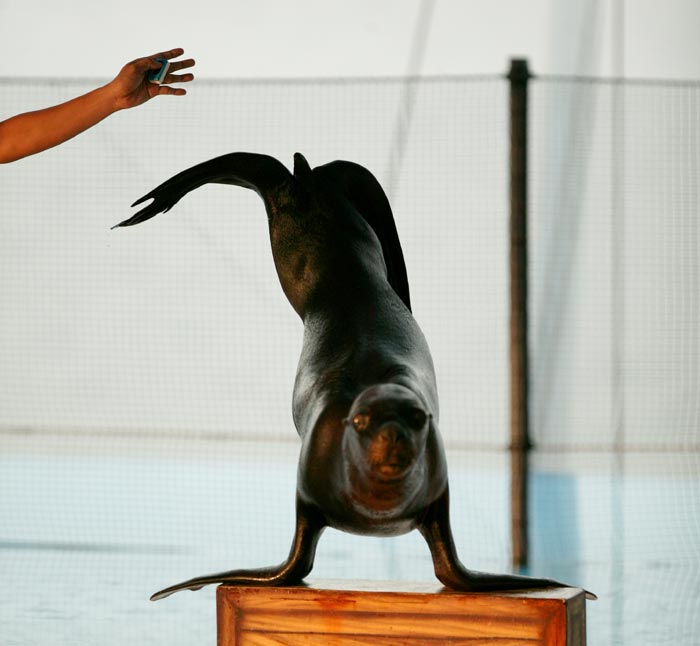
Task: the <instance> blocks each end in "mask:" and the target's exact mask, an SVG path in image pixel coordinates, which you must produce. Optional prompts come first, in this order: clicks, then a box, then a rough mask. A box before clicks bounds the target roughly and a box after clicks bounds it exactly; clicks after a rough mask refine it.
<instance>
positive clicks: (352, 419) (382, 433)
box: [346, 384, 430, 479]
mask: <svg viewBox="0 0 700 646" xmlns="http://www.w3.org/2000/svg"><path fill="white" fill-rule="evenodd" d="M429 419H430V416H429V415H428V413H427V412H426V411H425V409H424V407H423V404H422V402H421V401H420V400H419V399H418V397H417V396H416V395H415V394H414V393H413V392H411V391H410V390H409V389H407V388H405V387H404V386H400V385H398V384H379V385H376V386H372V387H370V388H368V389H366V390H364V391H363V392H362V393H360V395H358V397H357V398H356V399H355V401H354V402H353V405H352V406H351V408H350V415H349V416H348V418H347V419H346V429H347V431H346V432H347V433H348V434H349V436H350V437H348V441H349V442H350V443H351V444H352V445H353V446H354V451H353V453H354V454H355V456H356V466H360V467H361V469H362V470H366V471H369V472H371V473H373V474H374V475H375V476H376V477H378V478H379V479H395V478H400V477H402V476H404V475H406V474H407V473H408V472H409V471H410V469H411V467H412V466H413V465H414V464H415V462H416V460H417V459H418V457H419V456H420V454H421V453H422V451H423V449H424V447H425V440H426V437H427V430H428V422H429ZM358 462H359V463H361V464H358Z"/></svg>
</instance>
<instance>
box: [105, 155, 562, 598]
mask: <svg viewBox="0 0 700 646" xmlns="http://www.w3.org/2000/svg"><path fill="white" fill-rule="evenodd" d="M208 182H215V183H223V184H233V185H236V186H243V187H245V188H249V189H252V190H254V191H256V192H257V193H258V194H259V195H260V196H261V197H262V199H263V201H264V203H265V207H266V211H267V216H268V225H269V232H270V241H271V245H272V254H273V259H274V263H275V267H276V270H277V274H278V277H279V280H280V283H281V286H282V289H283V291H284V293H285V295H286V296H287V299H288V300H289V302H290V303H291V305H292V307H293V308H294V310H295V311H296V312H297V314H298V315H299V316H300V317H301V319H302V321H303V324H304V338H303V347H302V351H301V357H300V359H299V364H298V368H297V373H296V379H295V383H294V390H293V406H292V408H293V417H294V423H295V426H296V429H297V431H298V433H299V436H300V438H301V442H302V446H301V453H300V458H299V469H298V478H297V495H296V529H295V534H294V539H293V543H292V547H291V550H290V553H289V556H288V558H287V560H285V561H284V562H283V563H281V564H280V565H277V566H274V567H267V568H260V569H245V570H232V571H230V572H222V573H220V574H212V575H208V576H201V577H196V578H194V579H190V580H188V581H185V582H183V583H179V584H177V585H174V586H171V587H169V588H166V589H164V590H162V591H160V592H157V593H156V594H154V595H153V596H152V597H151V599H152V600H156V599H161V598H163V597H166V596H168V595H170V594H172V593H173V592H176V591H178V590H182V589H187V588H189V589H191V590H196V589H199V588H201V587H202V586H204V585H207V584H212V583H228V584H245V585H261V586H263V585H264V586H276V585H289V584H296V583H299V582H301V581H302V579H303V578H304V577H305V576H306V575H307V574H308V573H309V572H310V571H311V568H312V566H313V562H314V554H315V550H316V545H317V543H318V539H319V537H320V535H321V533H322V532H323V530H324V528H325V527H335V528H337V529H340V530H344V531H347V532H353V533H357V534H366V535H374V536H396V535H400V534H404V533H406V532H409V531H411V530H413V529H418V530H419V531H420V532H421V534H422V535H423V536H424V537H425V540H426V542H427V544H428V546H429V548H430V552H431V555H432V558H433V563H434V568H435V574H436V576H437V578H438V579H439V580H440V581H441V582H442V583H443V584H444V585H445V586H447V587H450V588H455V589H460V590H467V591H487V590H516V589H526V588H543V587H550V586H562V585H564V584H561V583H558V582H556V581H552V580H549V579H536V578H529V577H523V576H514V575H505V574H488V573H482V572H475V571H472V570H468V569H467V568H466V567H464V565H462V563H461V562H460V560H459V558H458V557H457V552H456V550H455V545H454V541H453V539H452V532H451V527H450V520H449V493H448V478H447V463H446V460H445V452H444V449H443V444H442V440H441V437H440V433H439V431H438V414H439V411H438V394H437V387H436V381H435V372H434V368H433V362H432V358H431V355H430V351H429V349H428V344H427V342H426V340H425V337H424V336H423V333H422V331H421V329H420V327H419V326H418V324H417V323H416V320H415V319H414V317H413V315H412V313H411V303H410V295H409V287H408V279H407V276H406V267H405V264H404V258H403V253H402V250H401V244H400V242H399V237H398V233H397V231H396V225H395V223H394V218H393V215H392V212H391V208H390V206H389V202H388V200H387V198H386V195H385V194H384V191H383V190H382V188H381V186H380V185H379V183H378V182H377V180H376V179H375V178H374V176H373V175H372V174H371V173H370V172H369V171H368V170H367V169H366V168H363V167H362V166H359V165H358V164H354V163H351V162H347V161H334V162H331V163H329V164H325V165H323V166H319V167H317V168H314V169H313V170H312V169H311V168H310V167H309V165H308V163H307V161H306V160H305V159H304V157H303V156H302V155H301V154H299V153H297V154H296V155H295V156H294V173H293V174H290V173H289V171H288V170H287V169H286V168H285V167H284V166H283V165H282V164H281V163H280V162H279V161H277V160H276V159H274V158H272V157H269V156H266V155H259V154H252V153H231V154H228V155H223V156H221V157H218V158H216V159H212V160H210V161H207V162H204V163H202V164H199V165H197V166H194V167H193V168H190V169H189V170H185V171H183V172H181V173H179V174H178V175H175V176H174V177H173V178H171V179H169V180H168V181H166V182H164V183H163V184H161V185H160V186H158V187H157V188H155V189H154V190H152V191H151V192H150V193H148V194H147V195H145V196H144V197H142V198H141V199H139V200H138V201H136V202H135V203H134V204H133V205H132V206H136V205H138V204H141V203H143V202H145V201H147V200H149V199H152V200H153V201H152V202H151V203H150V204H149V205H148V206H146V207H145V208H143V209H142V210H141V211H139V212H138V213H136V214H135V215H134V216H133V217H131V218H129V219H127V220H125V221H124V222H121V223H120V224H119V225H116V226H130V225H134V224H138V223H140V222H143V221H144V220H147V219H149V218H151V217H153V216H154V215H156V214H158V213H161V212H166V211H168V210H170V209H171V208H172V207H173V206H174V205H175V204H176V203H177V202H178V201H179V200H180V199H181V198H182V197H183V196H184V195H185V194H186V193H188V192H189V191H191V190H193V189H196V188H197V187H199V186H202V185H203V184H205V183H208Z"/></svg>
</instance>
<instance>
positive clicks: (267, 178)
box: [112, 153, 292, 229]
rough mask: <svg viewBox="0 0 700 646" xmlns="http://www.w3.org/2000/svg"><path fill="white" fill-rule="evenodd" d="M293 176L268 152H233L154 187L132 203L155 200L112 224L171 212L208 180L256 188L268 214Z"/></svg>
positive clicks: (131, 221) (141, 219) (127, 222)
mask: <svg viewBox="0 0 700 646" xmlns="http://www.w3.org/2000/svg"><path fill="white" fill-rule="evenodd" d="M291 179H292V175H291V173H290V172H289V171H288V170H287V169H286V168H285V167H284V165H283V164H281V163H280V162H279V161H277V160H276V159H275V158H274V157H270V156H268V155H259V154H256V153H230V154H228V155H222V156H221V157H216V158H214V159H210V160H209V161H206V162H203V163H201V164H197V165H196V166H193V167H192V168H188V169H187V170H184V171H182V172H181V173H178V174H177V175H175V176H173V177H171V178H170V179H169V180H167V181H165V182H163V183H162V184H161V185H160V186H158V187H156V188H154V189H153V190H152V191H151V192H150V193H147V194H146V195H144V196H143V197H142V198H140V199H138V200H136V202H134V203H133V204H132V206H137V205H138V204H141V203H143V202H145V201H147V200H150V199H152V200H153V201H152V202H151V203H150V204H149V205H148V206H146V207H145V208H143V209H141V210H140V211H139V212H138V213H136V214H135V215H133V216H131V217H130V218H128V219H126V220H124V221H123V222H120V223H119V224H117V225H115V226H114V227H112V228H113V229H114V228H116V227H128V226H132V225H134V224H139V223H141V222H145V221H146V220H149V219H150V218H152V217H153V216H154V215H157V214H158V213H165V212H167V211H169V210H170V209H171V208H172V207H173V206H175V204H177V202H179V201H180V199H181V198H182V197H184V196H185V195H186V194H187V193H189V192H190V191H193V190H194V189H196V188H199V187H200V186H203V185H204V184H208V183H216V184H232V185H234V186H242V187H244V188H249V189H252V190H254V191H255V192H256V193H258V195H260V197H262V198H263V200H264V202H265V207H266V209H267V211H268V214H269V213H270V212H271V210H272V209H274V206H275V198H276V195H277V192H276V191H275V189H276V188H278V187H280V186H281V185H283V184H284V183H285V182H288V181H289V180H291Z"/></svg>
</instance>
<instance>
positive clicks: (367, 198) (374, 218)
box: [314, 161, 411, 310]
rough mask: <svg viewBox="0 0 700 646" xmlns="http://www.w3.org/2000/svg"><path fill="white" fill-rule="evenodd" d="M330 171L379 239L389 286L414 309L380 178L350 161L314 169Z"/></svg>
mask: <svg viewBox="0 0 700 646" xmlns="http://www.w3.org/2000/svg"><path fill="white" fill-rule="evenodd" d="M317 170H322V172H330V173H332V174H333V175H334V176H336V177H337V178H338V179H339V180H340V181H341V182H342V184H343V186H344V188H345V192H346V196H347V198H348V199H349V201H350V202H351V203H352V205H353V206H354V207H355V209H357V211H358V213H359V214H360V215H361V216H362V217H363V218H364V219H365V221H366V222H367V224H369V225H370V226H371V227H372V230H373V231H374V232H375V234H376V235H377V238H379V242H380V243H381V245H382V254H383V255H384V262H385V263H386V268H387V278H388V280H389V284H390V285H391V286H392V288H393V289H394V291H395V292H396V293H397V294H398V296H399V298H401V300H402V301H403V302H404V304H405V305H406V307H407V308H408V309H409V310H410V309H411V296H410V292H409V287H408V275H407V273H406V263H405V261H404V257H403V250H402V249H401V241H400V240H399V234H398V231H397V230H396V222H395V221H394V215H393V213H392V211H391V205H390V204H389V200H388V198H387V196H386V193H384V189H383V188H382V186H381V184H380V183H379V182H378V181H377V178H376V177H375V176H374V175H373V174H372V173H371V172H370V171H369V170H367V169H366V168H365V167H364V166H360V165H359V164H355V163H354V162H349V161H334V162H331V163H329V164H325V165H324V166H321V167H319V168H318V169H314V172H315V171H317Z"/></svg>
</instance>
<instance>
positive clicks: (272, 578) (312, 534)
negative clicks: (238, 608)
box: [151, 497, 326, 601]
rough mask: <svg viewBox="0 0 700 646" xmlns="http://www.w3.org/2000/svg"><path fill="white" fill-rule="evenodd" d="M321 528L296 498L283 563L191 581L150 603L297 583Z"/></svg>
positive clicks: (313, 513) (317, 516)
mask: <svg viewBox="0 0 700 646" xmlns="http://www.w3.org/2000/svg"><path fill="white" fill-rule="evenodd" d="M325 527H326V521H325V519H324V518H323V515H322V514H321V513H320V512H319V511H318V510H317V509H316V508H315V507H311V506H310V505H307V504H305V503H303V502H302V501H301V500H300V499H299V497H297V518H296V529H295V532H294V540H293V542H292V548H291V550H290V551H289V556H288V557H287V560H286V561H284V562H283V563H280V564H279V565H276V566H272V567H265V568H258V569H251V570H231V571H229V572H220V573H219V574H209V575H205V576H199V577H195V578H194V579H189V580H188V581H183V582H182V583H178V584H176V585H173V586H170V587H168V588H165V589H164V590H160V591H159V592H156V593H155V594H154V595H153V596H151V601H158V600H159V599H164V598H165V597H169V596H170V595H171V594H173V593H174V592H178V591H180V590H199V589H200V588H202V587H204V586H205V585H211V584H214V583H227V584H231V585H251V586H264V587H274V586H280V585H294V584H297V583H300V582H301V581H302V579H303V578H304V577H305V576H306V575H307V574H308V573H309V572H311V568H312V567H313V564H314V557H315V556H316V545H317V544H318V539H319V538H320V537H321V534H322V533H323V530H324V528H325Z"/></svg>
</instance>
